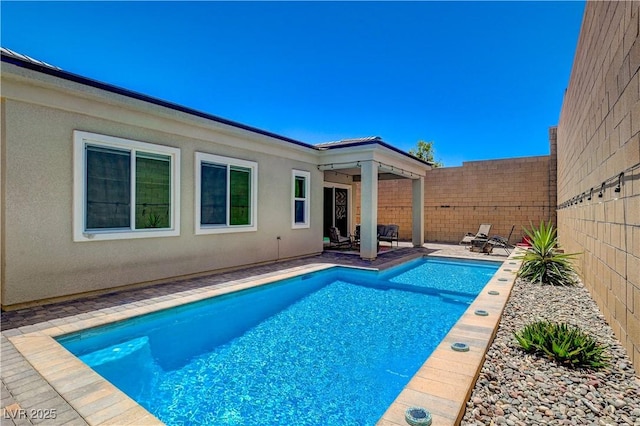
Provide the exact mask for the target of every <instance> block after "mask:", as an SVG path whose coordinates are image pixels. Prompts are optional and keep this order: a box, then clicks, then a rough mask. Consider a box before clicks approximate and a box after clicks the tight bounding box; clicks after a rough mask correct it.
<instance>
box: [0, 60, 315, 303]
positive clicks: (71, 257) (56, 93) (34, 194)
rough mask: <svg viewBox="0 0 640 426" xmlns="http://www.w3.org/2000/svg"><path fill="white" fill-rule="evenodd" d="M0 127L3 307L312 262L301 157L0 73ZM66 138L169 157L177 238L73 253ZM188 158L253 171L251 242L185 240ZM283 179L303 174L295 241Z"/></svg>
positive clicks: (23, 73) (301, 151) (105, 95)
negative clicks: (219, 159) (175, 187)
mask: <svg viewBox="0 0 640 426" xmlns="http://www.w3.org/2000/svg"><path fill="white" fill-rule="evenodd" d="M1 119H2V150H1V156H2V157H1V161H0V164H1V166H0V167H1V168H2V169H1V170H2V197H1V198H2V199H1V200H0V202H1V206H2V212H1V213H0V214H2V229H1V232H2V244H1V246H2V247H1V252H0V254H1V256H2V262H1V264H2V270H1V271H0V273H1V277H2V305H3V307H7V306H10V305H16V304H20V303H23V302H29V301H34V300H42V299H50V298H56V297H60V296H67V295H74V294H78V293H86V292H94V291H100V290H106V289H112V288H117V287H120V286H125V285H129V284H137V283H145V282H150V281H156V280H162V279H165V278H170V277H180V276H184V275H189V274H196V273H200V272H206V271H212V270H218V269H223V268H231V267H236V266H240V265H246V264H254V263H260V262H268V261H274V260H277V259H283V258H287V257H294V256H301V255H308V254H313V253H317V252H320V251H322V208H321V202H322V187H323V173H322V172H320V171H318V169H317V163H318V154H317V153H316V152H315V151H314V150H313V149H310V148H309V147H305V146H298V145H296V144H293V143H289V142H287V141H283V140H279V139H277V138H273V137H269V136H268V135H263V134H257V133H254V132H250V131H247V130H244V129H240V128H235V127H233V126H228V125H226V124H223V123H219V122H215V121H212V120H207V119H206V118H201V117H197V116H194V115H190V114H185V113H183V112H180V111H176V110H172V109H168V108H164V107H162V106H159V105H155V104H150V103H147V102H144V101H141V100H138V99H132V98H131V97H127V96H122V95H120V94H117V93H111V92H108V91H104V90H100V89H99V88H95V87H88V86H86V85H82V84H78V83H76V82H73V81H68V80H64V79H59V78H56V77H53V76H50V75H46V74H42V73H39V72H35V71H33V70H29V69H24V68H20V67H16V66H14V65H13V64H9V63H4V62H3V63H2V112H1ZM75 130H80V131H85V132H91V133H96V134H101V135H107V136H112V137H118V138H124V139H128V140H133V141H140V142H145V143H152V144H157V145H163V146H169V147H175V148H178V149H179V150H180V173H179V191H180V194H179V203H180V209H179V215H180V220H179V221H178V227H179V235H178V236H171V237H158V238H136V239H121V240H110V241H97V240H93V241H91V240H90V241H83V242H77V241H75V242H74V237H73V204H74V199H73V196H74V195H73V182H74V158H73V152H74V151H73V147H74V131H75ZM196 152H204V153H210V154H215V155H222V156H227V157H233V158H237V159H242V160H249V161H254V162H257V164H258V183H257V184H258V188H257V191H258V202H257V205H256V207H257V209H258V211H257V230H256V231H255V232H237V233H235V232H234V233H224V234H213V235H195V233H194V229H195V196H196V195H195V193H194V192H195V189H194V188H195V170H194V168H195V153H196ZM294 169H296V170H300V171H306V172H309V173H310V184H311V185H310V203H311V205H310V211H311V217H310V226H309V227H308V228H303V229H292V212H291V203H292V170H294ZM314 203H320V204H317V205H316V204H314ZM278 237H280V238H279V239H278Z"/></svg>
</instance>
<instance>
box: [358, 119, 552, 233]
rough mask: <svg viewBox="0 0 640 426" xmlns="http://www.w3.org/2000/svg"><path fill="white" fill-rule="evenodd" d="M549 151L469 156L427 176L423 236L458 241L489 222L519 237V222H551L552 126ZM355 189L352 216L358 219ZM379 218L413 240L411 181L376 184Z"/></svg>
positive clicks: (495, 228) (495, 230)
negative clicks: (496, 157)
mask: <svg viewBox="0 0 640 426" xmlns="http://www.w3.org/2000/svg"><path fill="white" fill-rule="evenodd" d="M550 139H552V144H551V146H552V150H554V151H553V153H552V155H550V156H538V157H524V158H510V159H502V160H487V161H471V162H465V163H463V165H462V167H443V168H437V169H433V170H430V171H428V172H427V176H426V178H425V204H424V209H425V224H424V225H425V240H426V241H434V242H435V241H440V242H454V243H457V242H459V241H460V240H461V239H462V237H463V236H464V235H465V233H467V232H473V233H475V232H477V230H478V227H479V226H480V224H482V223H490V224H491V225H492V226H491V232H490V234H491V235H502V236H505V237H506V236H508V235H509V232H510V231H511V227H512V226H514V225H515V229H514V232H513V235H512V237H511V241H512V242H518V241H520V240H521V239H522V237H523V235H524V234H523V231H522V229H523V227H527V228H529V227H530V224H531V223H533V224H536V225H537V224H539V223H540V221H541V220H544V221H548V220H551V221H552V222H553V223H554V224H555V205H556V199H555V187H556V183H555V170H554V171H553V173H550V167H551V165H552V163H551V161H552V160H551V159H552V158H553V161H555V145H554V143H555V128H554V129H551V131H550ZM359 197H360V194H359V191H358V188H357V189H356V198H355V200H356V220H359V210H358V209H359ZM378 200H379V202H378V223H381V224H390V223H395V224H397V225H399V226H400V235H399V236H400V239H405V240H410V239H411V223H412V219H411V181H410V180H389V181H380V182H379V184H378Z"/></svg>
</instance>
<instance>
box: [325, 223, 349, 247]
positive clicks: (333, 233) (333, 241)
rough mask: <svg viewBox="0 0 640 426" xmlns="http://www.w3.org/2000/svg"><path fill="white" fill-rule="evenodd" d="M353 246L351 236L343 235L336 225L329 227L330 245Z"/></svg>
mask: <svg viewBox="0 0 640 426" xmlns="http://www.w3.org/2000/svg"><path fill="white" fill-rule="evenodd" d="M344 246H348V247H349V248H351V238H349V237H343V236H341V235H340V230H339V229H338V228H336V227H335V226H332V227H331V228H329V247H344Z"/></svg>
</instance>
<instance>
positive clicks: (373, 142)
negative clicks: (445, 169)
mask: <svg viewBox="0 0 640 426" xmlns="http://www.w3.org/2000/svg"><path fill="white" fill-rule="evenodd" d="M365 145H379V146H382V147H385V148H387V149H390V150H391V151H395V152H397V153H398V154H401V155H403V156H405V157H408V158H409V159H411V160H413V161H418V162H420V163H423V164H424V165H426V166H433V163H431V162H429V161H424V160H421V159H420V158H417V157H414V156H413V155H411V154H409V153H407V152H405V151H403V150H401V149H399V148H396V147H395V146H393V145H389V144H388V143H386V142H384V141H381V140H370V141H358V142H352V143H345V144H340V145H335V146H331V145H325V146H320V147H318V148H320V149H321V150H325V151H330V150H336V149H342V148H351V147H357V146H365Z"/></svg>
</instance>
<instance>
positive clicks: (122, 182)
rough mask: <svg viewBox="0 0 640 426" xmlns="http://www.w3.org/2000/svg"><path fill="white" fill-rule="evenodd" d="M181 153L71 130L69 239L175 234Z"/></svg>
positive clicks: (81, 239) (168, 148)
mask: <svg viewBox="0 0 640 426" xmlns="http://www.w3.org/2000/svg"><path fill="white" fill-rule="evenodd" d="M179 176H180V150H179V149H178V148H173V147H168V146H163V145H156V144H150V143H146V142H139V141H134V140H129V139H124V138H118V137H113V136H106V135H100V134H95V133H89V132H82V131H77V130H76V131H74V197H73V203H74V218H73V223H74V241H91V240H98V241H99V240H114V239H127V238H149V237H167V236H177V235H180V226H179V224H180V221H179V212H180V206H179V204H180V202H179V200H180V196H179V184H178V177H179Z"/></svg>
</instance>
